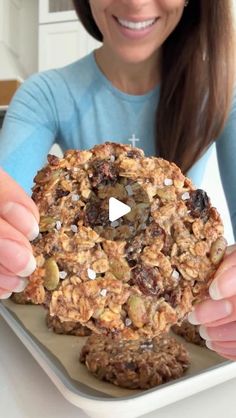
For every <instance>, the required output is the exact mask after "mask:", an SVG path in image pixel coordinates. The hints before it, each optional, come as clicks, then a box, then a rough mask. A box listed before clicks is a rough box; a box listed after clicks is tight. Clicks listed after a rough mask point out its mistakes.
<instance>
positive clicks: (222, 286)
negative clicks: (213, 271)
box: [209, 266, 236, 300]
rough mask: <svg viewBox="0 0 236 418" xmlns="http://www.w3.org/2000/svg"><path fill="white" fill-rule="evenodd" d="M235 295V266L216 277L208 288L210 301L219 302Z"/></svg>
mask: <svg viewBox="0 0 236 418" xmlns="http://www.w3.org/2000/svg"><path fill="white" fill-rule="evenodd" d="M235 293H236V266H232V267H231V268H230V269H228V270H225V271H224V272H223V273H221V274H220V275H219V276H216V277H215V278H214V280H213V282H212V283H211V285H210V287H209V294H210V296H211V298H212V299H214V300H219V299H223V298H226V297H229V296H233V295H234V294H235Z"/></svg>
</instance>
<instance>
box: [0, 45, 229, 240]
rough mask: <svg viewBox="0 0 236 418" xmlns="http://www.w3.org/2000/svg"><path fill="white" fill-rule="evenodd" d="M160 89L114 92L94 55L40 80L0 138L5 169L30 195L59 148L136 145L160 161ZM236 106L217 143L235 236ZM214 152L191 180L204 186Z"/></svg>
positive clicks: (17, 100) (14, 109)
mask: <svg viewBox="0 0 236 418" xmlns="http://www.w3.org/2000/svg"><path fill="white" fill-rule="evenodd" d="M159 92H160V87H159V86H157V87H156V88H155V89H154V90H152V91H151V92H149V93H147V94H144V95H130V94H126V93H123V92H121V91H120V90H118V89H117V88H116V87H114V86H113V85H112V84H111V83H110V82H109V80H108V79H107V78H106V77H105V76H104V75H103V73H102V72H101V71H100V69H99V67H98V66H97V64H96V61H95V58H94V54H93V53H91V54H89V55H87V56H86V57H84V58H82V59H80V60H78V61H76V62H74V63H72V64H70V65H67V66H66V67H63V68H60V69H55V70H48V71H44V72H42V73H38V74H35V75H33V76H31V77H30V78H29V79H28V80H26V81H25V82H24V83H23V85H22V86H21V88H20V89H19V90H18V91H17V92H16V94H15V96H14V98H13V100H12V102H11V104H10V107H9V109H8V112H7V115H6V117H5V120H4V124H3V128H2V131H1V137H0V165H1V166H2V167H3V169H5V170H6V171H7V172H8V173H9V174H10V175H11V176H12V177H13V178H14V179H15V180H16V181H17V182H18V183H19V184H20V185H21V186H22V187H23V188H24V189H25V190H26V192H28V193H30V189H31V187H32V185H33V178H34V176H35V174H36V172H37V170H39V169H41V167H42V166H43V165H44V163H45V162H46V156H47V154H48V152H49V150H50V148H51V146H52V145H53V144H54V143H58V144H59V145H60V146H61V148H62V150H63V151H64V150H66V149H68V148H77V149H88V148H91V147H93V146H94V145H96V144H99V143H103V142H105V141H114V142H120V143H123V144H132V143H133V144H135V146H138V147H140V148H142V149H143V150H144V152H145V154H146V155H147V156H151V155H155V146H154V144H155V139H154V136H155V133H154V125H155V124H154V118H155V114H156V108H157V106H158V100H159ZM235 132H236V103H235V101H234V103H233V106H232V109H231V113H230V115H229V119H228V122H227V125H226V127H225V129H224V131H223V133H222V134H221V136H220V138H218V139H217V141H216V147H217V156H218V162H219V167H220V173H221V178H222V182H223V187H224V191H225V194H226V198H227V202H228V206H229V210H230V215H231V220H232V224H233V228H234V234H235V235H236V170H235V157H236V138H235ZM210 153H211V148H210V149H209V150H208V151H207V152H206V153H205V154H204V155H203V157H202V158H201V159H200V160H199V161H198V162H197V163H196V164H195V165H194V166H193V167H192V168H191V170H190V171H189V173H188V175H189V177H190V178H191V179H192V181H193V182H194V184H195V185H196V186H198V187H199V186H200V184H201V182H202V178H203V175H204V170H205V166H206V162H207V160H208V158H209V155H210Z"/></svg>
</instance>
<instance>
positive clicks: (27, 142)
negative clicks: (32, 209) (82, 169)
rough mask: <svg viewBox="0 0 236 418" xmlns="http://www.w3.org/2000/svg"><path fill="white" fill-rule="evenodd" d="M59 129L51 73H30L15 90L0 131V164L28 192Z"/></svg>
mask: <svg viewBox="0 0 236 418" xmlns="http://www.w3.org/2000/svg"><path fill="white" fill-rule="evenodd" d="M57 130H58V120H57V112H56V106H55V103H54V97H53V91H52V88H51V85H50V77H49V75H48V74H47V72H45V73H39V74H36V75H33V76H31V77H30V78H29V79H28V80H26V81H25V82H24V83H23V84H22V86H21V87H20V88H19V89H18V90H17V92H16V94H15V96H14V97H13V99H12V101H11V104H10V106H9V108H8V111H7V114H6V116H5V119H4V123H3V127H2V130H1V131H0V166H1V167H2V168H3V169H4V170H5V171H6V172H8V174H9V175H10V176H12V177H13V178H14V179H15V180H16V181H17V182H18V183H19V184H20V185H21V186H22V187H23V188H24V190H25V191H26V192H27V193H29V194H31V187H32V185H33V178H34V176H35V174H36V172H37V170H39V169H40V168H41V167H42V166H43V165H44V163H45V161H46V156H47V154H48V152H49V150H50V148H51V146H52V144H53V143H54V142H55V139H56V136H57Z"/></svg>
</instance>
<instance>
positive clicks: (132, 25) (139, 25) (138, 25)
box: [117, 18, 156, 30]
mask: <svg viewBox="0 0 236 418" xmlns="http://www.w3.org/2000/svg"><path fill="white" fill-rule="evenodd" d="M117 21H118V22H119V24H120V25H121V26H123V27H124V28H128V29H132V30H142V29H146V28H148V27H149V26H151V25H153V23H155V21H156V19H155V18H154V19H149V20H143V21H142V22H129V21H128V20H123V19H119V18H117Z"/></svg>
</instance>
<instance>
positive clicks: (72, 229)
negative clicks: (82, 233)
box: [70, 225, 78, 233]
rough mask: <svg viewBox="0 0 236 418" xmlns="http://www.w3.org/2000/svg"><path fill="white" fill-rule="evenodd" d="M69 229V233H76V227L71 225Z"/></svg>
mask: <svg viewBox="0 0 236 418" xmlns="http://www.w3.org/2000/svg"><path fill="white" fill-rule="evenodd" d="M70 229H71V231H72V232H74V233H76V232H77V231H78V227H77V225H71V227H70Z"/></svg>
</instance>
